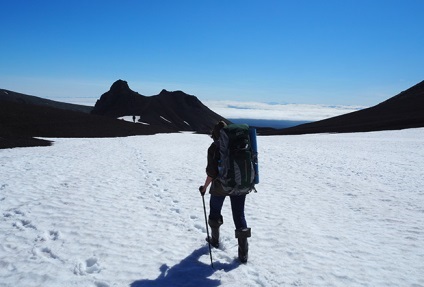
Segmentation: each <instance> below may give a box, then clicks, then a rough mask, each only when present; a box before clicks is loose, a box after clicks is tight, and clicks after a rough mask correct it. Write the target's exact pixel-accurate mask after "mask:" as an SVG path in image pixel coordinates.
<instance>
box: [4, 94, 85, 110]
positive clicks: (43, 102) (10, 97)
mask: <svg viewBox="0 0 424 287" xmlns="http://www.w3.org/2000/svg"><path fill="white" fill-rule="evenodd" d="M0 101H9V102H14V103H21V104H32V105H37V106H45V107H51V108H57V109H62V110H70V111H76V112H83V113H90V112H91V110H92V109H93V107H89V106H83V105H75V104H68V103H63V102H58V101H52V100H48V99H44V98H39V97H35V96H30V95H25V94H21V93H16V92H13V91H9V90H3V89H0Z"/></svg>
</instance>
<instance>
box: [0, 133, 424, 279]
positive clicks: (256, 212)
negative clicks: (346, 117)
mask: <svg viewBox="0 0 424 287" xmlns="http://www.w3.org/2000/svg"><path fill="white" fill-rule="evenodd" d="M423 136H424V129H411V130H404V131H387V132H377V133H358V134H338V135H331V134H330V135H303V136H284V137H283V136H281V137H258V145H259V160H260V180H261V183H260V184H259V185H258V186H257V189H258V191H259V192H258V193H256V194H250V195H248V197H247V200H246V217H247V222H248V225H249V226H250V227H251V228H252V237H251V238H250V240H249V243H250V250H249V253H250V258H249V262H248V263H247V264H246V265H240V264H238V263H237V260H236V256H237V241H236V239H235V238H234V225H233V222H232V216H231V210H230V205H229V199H227V200H226V202H225V203H224V207H223V217H224V225H223V226H222V227H221V247H220V248H219V249H213V251H212V255H213V261H214V266H215V270H214V269H212V268H210V266H209V265H210V258H209V252H208V248H207V245H206V242H205V240H204V239H205V237H206V229H205V219H204V214H203V205H202V198H201V196H200V195H199V192H198V187H199V185H201V184H203V183H204V180H205V165H206V151H207V148H208V146H209V145H210V143H211V139H210V138H209V137H208V136H205V135H194V134H189V133H182V134H163V135H154V136H139V137H128V138H112V139H53V140H55V144H54V145H53V146H52V147H35V148H23V149H22V148H20V149H10V150H0V210H1V213H0V230H1V232H0V286H97V287H109V286H132V287H140V286H206V287H211V286H414V287H419V286H424V275H423V272H422V270H424V247H423V246H424V230H423V229H424V222H423V218H424V217H423V215H424V191H423V190H424V189H423V188H422V186H423V170H424V168H423V165H424V160H423V159H424V150H423V148H422V147H423V143H424V137H423ZM208 199H209V196H208V195H207V196H205V200H206V205H207V209H208V210H209V206H208Z"/></svg>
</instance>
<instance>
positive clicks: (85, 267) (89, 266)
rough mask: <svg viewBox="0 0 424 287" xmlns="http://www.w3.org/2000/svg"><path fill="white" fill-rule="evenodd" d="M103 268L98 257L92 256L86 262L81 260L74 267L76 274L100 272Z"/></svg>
mask: <svg viewBox="0 0 424 287" xmlns="http://www.w3.org/2000/svg"><path fill="white" fill-rule="evenodd" d="M100 271H101V268H100V264H99V262H98V259H97V258H96V257H90V258H88V259H87V260H85V261H84V262H79V263H77V265H76V266H75V267H74V274H75V275H87V274H93V273H100Z"/></svg>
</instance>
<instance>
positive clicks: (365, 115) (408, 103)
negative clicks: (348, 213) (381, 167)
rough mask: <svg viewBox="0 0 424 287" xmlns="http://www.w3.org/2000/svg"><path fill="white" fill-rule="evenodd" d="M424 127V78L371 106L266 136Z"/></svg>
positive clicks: (264, 133)
mask: <svg viewBox="0 0 424 287" xmlns="http://www.w3.org/2000/svg"><path fill="white" fill-rule="evenodd" d="M417 127H424V81H422V82H420V83H418V84H417V85H415V86H413V87H411V88H409V89H408V90H406V91H403V92H401V93H400V94H398V95H396V96H394V97H392V98H390V99H388V100H386V101H384V102H382V103H380V104H378V105H376V106H373V107H371V108H367V109H363V110H360V111H356V112H352V113H349V114H345V115H341V116H337V117H333V118H329V119H325V120H321V121H317V122H313V123H308V124H303V125H299V126H295V127H291V128H287V129H281V130H268V131H263V132H261V134H263V135H294V134H310V133H347V132H349V133H350V132H370V131H381V130H398V129H406V128H417Z"/></svg>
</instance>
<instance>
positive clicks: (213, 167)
mask: <svg viewBox="0 0 424 287" xmlns="http://www.w3.org/2000/svg"><path fill="white" fill-rule="evenodd" d="M218 145H219V142H213V143H212V144H211V145H210V147H209V148H208V165H207V166H206V174H207V175H208V176H210V177H212V178H213V181H212V185H211V188H210V189H209V193H210V194H212V195H218V196H226V195H227V194H226V193H225V192H224V191H223V189H222V185H221V181H220V180H219V178H218V177H219V171H218V165H219V159H220V155H219V148H218Z"/></svg>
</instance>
